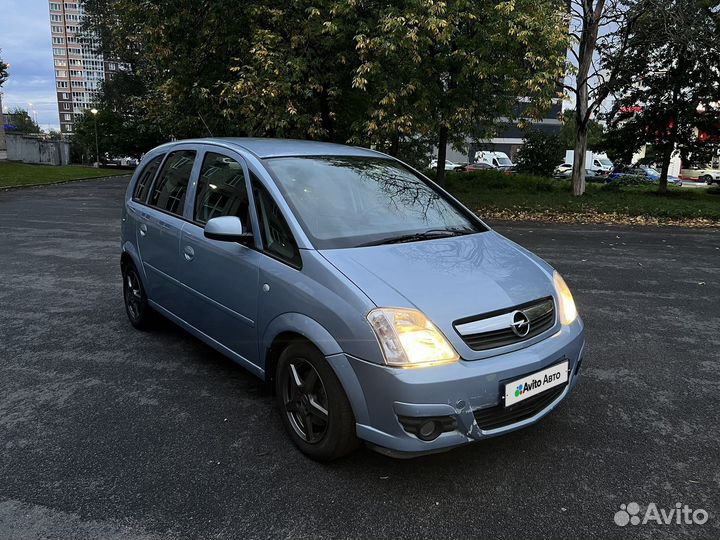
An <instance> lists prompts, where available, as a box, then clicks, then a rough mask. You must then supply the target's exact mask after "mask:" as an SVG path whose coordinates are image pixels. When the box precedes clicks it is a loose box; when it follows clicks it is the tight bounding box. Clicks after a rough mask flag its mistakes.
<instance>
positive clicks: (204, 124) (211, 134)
mask: <svg viewBox="0 0 720 540" xmlns="http://www.w3.org/2000/svg"><path fill="white" fill-rule="evenodd" d="M198 116H199V117H200V121H201V122H202V123H203V126H205V129H207V132H208V133H209V134H210V136H211V137H214V136H215V135H213V132H212V131H210V128H209V127H208V125H207V124H206V123H205V119H204V118H203V117H202V114H200V112H198Z"/></svg>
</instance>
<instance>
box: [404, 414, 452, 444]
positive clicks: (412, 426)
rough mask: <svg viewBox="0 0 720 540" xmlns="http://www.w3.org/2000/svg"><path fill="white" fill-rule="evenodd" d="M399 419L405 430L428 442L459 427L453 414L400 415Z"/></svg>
mask: <svg viewBox="0 0 720 540" xmlns="http://www.w3.org/2000/svg"><path fill="white" fill-rule="evenodd" d="M398 420H399V421H400V424H401V425H402V427H403V429H404V430H405V431H407V432H408V433H412V434H413V435H415V436H416V437H417V438H418V439H420V440H421V441H426V442H429V441H434V440H435V439H437V438H438V437H439V436H440V435H441V434H442V433H447V432H448V431H454V430H456V429H457V421H456V420H455V418H453V417H452V416H425V417H417V416H398Z"/></svg>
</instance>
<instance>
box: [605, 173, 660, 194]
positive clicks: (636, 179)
mask: <svg viewBox="0 0 720 540" xmlns="http://www.w3.org/2000/svg"><path fill="white" fill-rule="evenodd" d="M648 184H650V181H649V180H648V179H647V177H645V176H642V175H639V174H624V175H622V176H621V177H620V178H615V179H614V180H611V181H610V182H608V183H607V184H605V185H604V186H603V188H604V189H608V190H611V191H617V190H620V189H622V188H623V187H628V186H647V185H648Z"/></svg>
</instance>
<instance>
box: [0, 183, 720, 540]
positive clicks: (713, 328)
mask: <svg viewBox="0 0 720 540" xmlns="http://www.w3.org/2000/svg"><path fill="white" fill-rule="evenodd" d="M126 183H127V178H116V179H109V180H96V181H88V182H78V183H72V184H66V185H59V186H50V187H45V188H38V189H26V190H15V191H5V192H0V238H1V239H2V246H3V248H4V249H3V253H2V258H1V259H0V283H1V284H2V285H0V538H3V539H7V538H28V537H81V538H156V537H157V538H212V537H221V538H232V537H237V538H247V537H296V536H310V537H315V538H344V537H353V538H372V537H382V538H439V537H442V538H468V537H495V538H518V537H521V538H535V537H560V536H563V537H569V536H575V537H578V538H614V537H617V538H620V537H628V536H629V537H640V538H651V537H652V538H674V537H678V536H681V535H688V536H692V537H715V538H717V537H719V536H720V516H718V510H719V509H720V506H719V502H720V448H719V447H720V444H719V441H720V420H719V416H720V415H719V414H718V410H720V393H719V392H718V388H719V387H720V310H719V308H720V230H689V229H688V230H683V229H676V228H657V229H656V228H629V227H628V228H623V227H609V226H608V227H605V226H592V227H591V226H587V227H586V226H570V225H565V226H552V225H540V224H531V225H514V226H507V225H502V226H498V227H497V230H498V231H500V232H501V233H503V234H505V235H507V236H508V237H510V238H511V239H513V240H515V241H517V242H518V243H520V244H522V245H523V246H525V247H527V248H529V249H531V250H533V251H535V252H536V253H538V254H539V255H540V256H542V257H544V258H545V259H547V260H548V261H549V262H550V263H551V264H553V265H554V266H555V267H556V268H558V270H559V271H560V272H561V273H562V274H563V275H564V277H565V279H566V280H567V282H568V284H569V285H570V287H571V289H572V290H573V292H574V294H575V299H576V301H577V303H578V306H579V309H580V312H581V315H582V316H583V318H584V320H585V323H586V327H587V339H588V345H587V351H586V356H585V361H584V363H583V368H582V370H581V372H580V375H581V378H580V382H579V384H578V387H577V388H576V391H575V392H574V393H573V394H572V395H571V396H570V397H569V398H568V399H567V400H566V401H565V402H564V403H563V404H562V405H561V406H560V407H559V408H558V409H557V410H556V411H555V412H554V413H553V414H551V415H550V416H548V417H547V418H545V419H544V420H543V421H542V422H540V423H539V424H537V425H535V426H532V427H530V428H528V429H525V430H521V431H517V432H514V433H513V434H511V435H509V436H505V437H502V438H496V439H492V440H489V441H485V442H481V443H477V444H474V445H470V446H466V447H463V448H461V449H457V450H454V451H451V452H449V453H445V454H439V455H434V456H428V457H423V458H417V459H413V460H407V461H399V460H393V459H390V458H386V457H384V456H381V455H378V454H376V453H373V452H371V451H369V450H367V449H361V450H360V451H358V452H356V453H355V454H353V455H351V456H350V457H349V458H346V459H343V460H340V461H337V462H334V463H332V464H329V465H322V464H318V463H315V462H312V461H309V460H308V459H306V458H305V457H304V456H303V455H302V454H301V453H300V452H299V451H297V450H296V449H295V448H294V447H293V446H292V444H291V442H290V440H289V438H288V437H287V436H286V435H285V433H284V431H283V427H282V424H281V422H280V419H279V416H278V413H277V410H276V408H275V403H274V398H273V396H272V395H271V393H270V392H269V391H268V390H267V389H266V387H265V386H264V385H263V384H262V383H261V382H260V381H259V380H257V379H256V378H254V377H253V376H252V375H250V374H249V373H248V372H246V371H244V370H243V369H242V368H240V367H238V366H236V365H235V364H233V363H232V362H231V361H229V360H226V359H225V358H224V357H222V356H221V355H219V354H218V353H216V352H214V351H213V350H211V349H210V348H208V347H207V346H205V345H204V344H202V343H201V342H199V341H198V340H196V339H194V338H192V337H191V336H189V335H188V334H186V333H185V332H183V331H182V330H180V329H178V328H176V327H174V326H173V325H171V324H170V323H167V324H163V325H161V327H160V328H159V329H158V330H157V331H155V332H152V333H140V332H138V331H136V330H134V329H133V328H132V327H131V326H130V324H129V323H128V322H127V320H126V316H125V312H124V308H123V302H122V294H121V291H122V287H121V281H120V275H119V247H120V245H119V225H120V219H119V217H120V207H121V202H122V197H123V193H124V188H125V185H126ZM633 501H634V502H638V503H640V505H641V507H645V506H646V505H648V504H650V503H651V502H654V503H655V504H656V505H657V506H658V508H664V509H671V508H674V505H675V504H676V503H678V502H679V503H682V504H687V505H688V506H690V507H691V508H693V509H698V508H702V509H705V510H706V511H707V512H708V513H709V519H708V521H707V522H706V523H705V524H704V525H697V524H694V525H687V524H683V525H678V524H676V523H672V524H669V525H657V524H652V523H647V524H644V525H643V524H640V525H637V526H635V525H627V526H626V527H619V526H617V525H616V524H615V523H614V520H613V517H614V515H615V513H616V512H618V511H619V510H620V505H621V504H627V503H629V502H633Z"/></svg>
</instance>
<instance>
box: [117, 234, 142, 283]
mask: <svg viewBox="0 0 720 540" xmlns="http://www.w3.org/2000/svg"><path fill="white" fill-rule="evenodd" d="M128 263H132V264H133V265H135V268H136V269H137V271H138V274H140V279H141V280H142V284H143V287H144V288H145V292H146V294H147V291H148V283H147V275H145V268H144V267H143V265H142V262H140V254H139V253H138V252H137V249H136V248H135V246H134V245H133V244H132V243H131V242H125V243H124V244H123V246H122V253H121V255H120V270H121V271H122V270H123V269H124V268H125V265H127V264H128Z"/></svg>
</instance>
